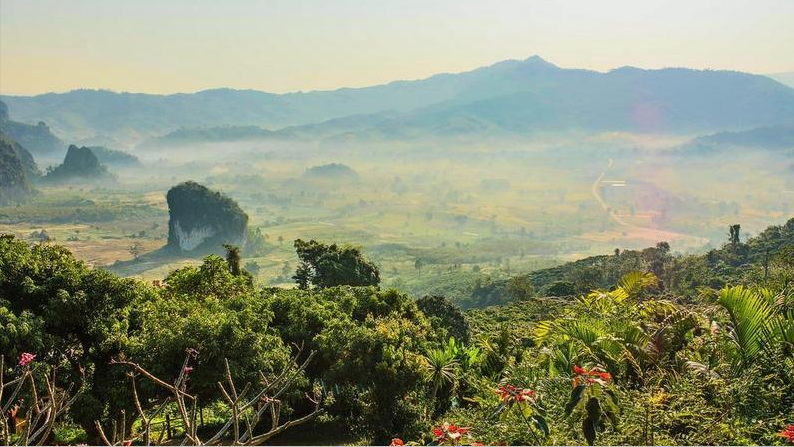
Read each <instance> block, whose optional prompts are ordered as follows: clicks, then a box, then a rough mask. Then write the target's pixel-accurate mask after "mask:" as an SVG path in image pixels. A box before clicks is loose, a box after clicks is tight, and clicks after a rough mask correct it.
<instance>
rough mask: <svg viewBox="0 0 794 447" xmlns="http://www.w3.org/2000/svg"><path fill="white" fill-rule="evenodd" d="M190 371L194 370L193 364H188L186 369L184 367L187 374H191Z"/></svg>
mask: <svg viewBox="0 0 794 447" xmlns="http://www.w3.org/2000/svg"><path fill="white" fill-rule="evenodd" d="M190 371H193V367H192V366H186V367H185V369H184V372H185V374H190Z"/></svg>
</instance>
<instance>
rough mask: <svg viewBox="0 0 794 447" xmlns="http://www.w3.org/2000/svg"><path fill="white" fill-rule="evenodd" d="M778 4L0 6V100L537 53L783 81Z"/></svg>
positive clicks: (631, 0) (363, 0)
mask: <svg viewBox="0 0 794 447" xmlns="http://www.w3.org/2000/svg"><path fill="white" fill-rule="evenodd" d="M792 23H794V1H792V0H753V1H747V0H719V1H717V0H666V1H655V0H599V1H593V0H584V1H574V0H560V1H557V0H525V1H514V0H498V1H486V0H479V1H473V0H404V1H401V0H392V1H386V0H360V1H353V0H315V1H312V0H233V1H227V2H221V1H216V0H168V1H155V0H136V1H121V0H69V1H62V0H0V93H2V94H17V95H31V94H39V93H45V92H63V91H68V90H72V89H77V88H104V89H110V90H116V91H131V92H145V93H175V92H194V91H199V90H204V89H209V88H219V87H229V88H237V89H256V90H264V91H270V92H274V93H284V92H292V91H308V90H327V89H336V88H340V87H361V86H368V85H376V84H382V83H386V82H389V81H392V80H397V79H421V78H425V77H428V76H431V75H433V74H436V73H446V72H460V71H467V70H471V69H473V68H476V67H479V66H484V65H490V64H493V63H496V62H498V61H501V60H506V59H525V58H527V57H529V56H531V55H539V56H541V57H543V58H544V59H546V60H548V61H550V62H553V63H555V64H557V65H559V66H561V67H565V68H589V69H594V70H600V71H606V70H609V69H612V68H617V67H620V66H625V65H632V66H637V67H642V68H663V67H690V68H699V69H705V68H711V69H731V70H740V71H747V72H752V73H780V72H789V71H794V25H792Z"/></svg>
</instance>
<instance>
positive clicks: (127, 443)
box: [121, 439, 132, 445]
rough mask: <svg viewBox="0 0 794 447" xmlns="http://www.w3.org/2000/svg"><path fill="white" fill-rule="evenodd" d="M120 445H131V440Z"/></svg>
mask: <svg viewBox="0 0 794 447" xmlns="http://www.w3.org/2000/svg"><path fill="white" fill-rule="evenodd" d="M121 445H132V439H128V440H126V441H124V443H122V444H121Z"/></svg>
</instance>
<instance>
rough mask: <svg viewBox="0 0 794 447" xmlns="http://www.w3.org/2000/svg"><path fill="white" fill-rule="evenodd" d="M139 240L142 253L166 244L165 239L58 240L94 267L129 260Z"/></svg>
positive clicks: (77, 256)
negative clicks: (133, 245) (132, 248)
mask: <svg viewBox="0 0 794 447" xmlns="http://www.w3.org/2000/svg"><path fill="white" fill-rule="evenodd" d="M135 242H138V243H140V244H141V246H142V250H141V252H142V253H149V252H151V251H154V250H157V249H159V248H160V247H162V246H164V245H165V244H166V242H167V241H166V240H164V239H157V240H154V239H131V238H123V239H92V240H87V241H86V240H83V241H66V240H61V241H57V243H58V244H59V245H63V246H65V247H66V248H68V249H69V250H70V251H71V252H72V253H74V255H75V257H76V258H78V259H81V260H83V261H85V262H86V263H88V264H89V265H91V266H93V267H104V266H108V265H111V264H113V263H114V262H116V261H128V260H130V259H132V258H133V256H132V253H130V251H129V249H130V246H131V245H132V244H134V243H135Z"/></svg>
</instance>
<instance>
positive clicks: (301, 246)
mask: <svg viewBox="0 0 794 447" xmlns="http://www.w3.org/2000/svg"><path fill="white" fill-rule="evenodd" d="M295 251H296V252H297V254H298V259H299V260H300V262H299V263H298V267H297V269H296V271H295V276H293V279H295V281H296V283H297V284H298V287H299V288H301V289H308V288H309V287H310V286H314V287H317V288H321V289H322V288H326V287H334V286H340V285H350V286H377V285H378V283H380V272H379V271H378V267H377V266H375V264H373V263H372V262H370V261H369V260H367V259H366V258H364V256H363V255H362V253H361V249H360V248H357V247H351V246H338V245H336V244H331V245H326V244H323V243H320V242H317V241H315V240H311V241H308V242H307V241H303V240H301V239H297V240H296V241H295Z"/></svg>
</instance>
